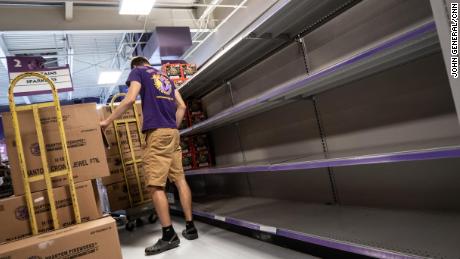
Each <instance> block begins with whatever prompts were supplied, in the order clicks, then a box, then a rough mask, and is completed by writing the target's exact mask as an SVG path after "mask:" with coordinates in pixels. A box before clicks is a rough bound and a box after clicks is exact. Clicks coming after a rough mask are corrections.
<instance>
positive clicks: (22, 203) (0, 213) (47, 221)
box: [0, 181, 102, 243]
mask: <svg viewBox="0 0 460 259" xmlns="http://www.w3.org/2000/svg"><path fill="white" fill-rule="evenodd" d="M75 188H76V191H77V199H78V204H79V205H80V214H81V219H82V221H83V222H86V221H90V220H95V219H98V218H100V217H101V216H102V214H101V211H100V210H99V208H98V206H97V203H96V199H95V193H94V191H93V186H92V183H91V181H85V182H80V183H77V184H76V185H75ZM53 191H54V198H55V201H56V210H57V214H58V220H59V223H60V225H61V227H68V226H70V225H72V224H75V217H74V214H73V207H72V201H71V196H70V190H69V188H68V186H63V187H59V188H55V189H54V190H53ZM32 198H33V200H34V205H35V215H36V219H37V224H38V229H39V232H40V233H42V232H46V231H49V230H52V229H53V223H52V218H51V211H50V205H49V201H48V195H47V193H46V191H40V192H35V193H32ZM0 222H2V227H1V228H2V231H0V243H2V242H7V241H12V240H16V239H21V238H24V237H26V236H29V235H31V234H32V230H31V228H30V223H29V216H28V211H27V205H26V200H25V196H13V197H10V198H6V199H1V200H0Z"/></svg>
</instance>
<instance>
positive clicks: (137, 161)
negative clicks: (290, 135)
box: [110, 93, 151, 208]
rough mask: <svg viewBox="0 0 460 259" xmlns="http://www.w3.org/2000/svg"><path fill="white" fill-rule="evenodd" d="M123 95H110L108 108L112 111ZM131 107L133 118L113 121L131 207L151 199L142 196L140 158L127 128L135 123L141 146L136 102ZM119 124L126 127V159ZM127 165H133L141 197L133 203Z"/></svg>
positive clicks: (141, 138) (142, 140) (142, 143)
mask: <svg viewBox="0 0 460 259" xmlns="http://www.w3.org/2000/svg"><path fill="white" fill-rule="evenodd" d="M124 96H126V94H125V93H119V94H116V95H115V96H113V97H112V100H111V102H110V109H111V111H112V112H113V111H114V110H115V101H116V100H117V99H118V98H119V97H124ZM132 109H133V111H134V118H129V119H117V120H114V121H113V130H114V131H115V138H116V140H117V144H118V152H119V153H120V158H121V164H122V167H123V175H124V178H125V182H126V188H127V190H128V198H129V204H130V206H131V208H133V207H135V206H137V205H141V204H144V203H146V202H150V201H151V199H146V198H145V197H144V192H143V190H142V183H141V179H140V176H139V165H140V164H142V159H136V154H135V152H134V146H133V139H132V137H131V130H130V129H129V125H130V123H135V125H136V131H137V134H138V135H139V140H140V144H141V146H143V145H144V138H143V134H142V131H141V127H140V125H139V112H138V110H137V107H136V104H133V107H132ZM119 126H125V128H126V136H127V138H128V145H129V150H130V157H128V158H127V159H125V157H124V156H123V154H124V152H123V149H122V145H121V139H120V134H119V132H118V128H119ZM129 165H133V167H134V174H135V176H136V182H137V188H138V190H139V195H140V197H141V200H140V201H139V202H136V203H134V200H133V197H132V195H131V186H130V184H129V179H128V174H127V170H126V167H127V166H129Z"/></svg>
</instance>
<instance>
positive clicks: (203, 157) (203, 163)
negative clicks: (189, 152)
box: [194, 150, 211, 168]
mask: <svg viewBox="0 0 460 259" xmlns="http://www.w3.org/2000/svg"><path fill="white" fill-rule="evenodd" d="M194 160H195V166H196V168H206V167H210V166H211V155H210V153H209V152H208V151H207V150H204V151H199V152H196V153H195V159H194Z"/></svg>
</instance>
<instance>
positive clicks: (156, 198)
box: [150, 187, 171, 227]
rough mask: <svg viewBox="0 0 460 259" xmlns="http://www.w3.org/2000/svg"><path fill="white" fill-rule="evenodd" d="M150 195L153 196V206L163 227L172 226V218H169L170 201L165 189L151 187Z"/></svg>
mask: <svg viewBox="0 0 460 259" xmlns="http://www.w3.org/2000/svg"><path fill="white" fill-rule="evenodd" d="M150 193H151V195H152V201H153V205H154V206H155V211H156V212H157V216H158V218H159V219H160V223H161V226H162V227H168V226H171V217H170V216H169V204H168V199H167V198H166V194H165V191H164V188H163V187H150Z"/></svg>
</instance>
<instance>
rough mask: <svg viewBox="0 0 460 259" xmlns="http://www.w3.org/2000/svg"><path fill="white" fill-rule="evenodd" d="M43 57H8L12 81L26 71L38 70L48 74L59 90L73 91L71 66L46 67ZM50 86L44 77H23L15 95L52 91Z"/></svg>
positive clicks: (9, 73)
mask: <svg viewBox="0 0 460 259" xmlns="http://www.w3.org/2000/svg"><path fill="white" fill-rule="evenodd" d="M45 61H46V60H45V59H44V58H42V57H7V64H8V75H9V77H10V82H11V81H13V80H14V79H15V78H16V77H17V76H19V75H21V74H23V73H24V72H37V73H40V74H42V75H45V76H47V77H48V78H49V79H51V80H52V81H53V82H54V84H55V85H56V89H57V90H58V92H67V91H73V86H72V77H71V74H70V69H69V66H68V65H66V66H65V67H54V68H46V67H45ZM50 92H51V90H50V86H49V84H48V83H47V82H45V81H44V80H43V79H40V78H37V77H26V78H24V79H21V80H20V81H19V82H18V83H17V84H16V87H15V88H14V95H16V96H26V95H36V94H45V93H50Z"/></svg>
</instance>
